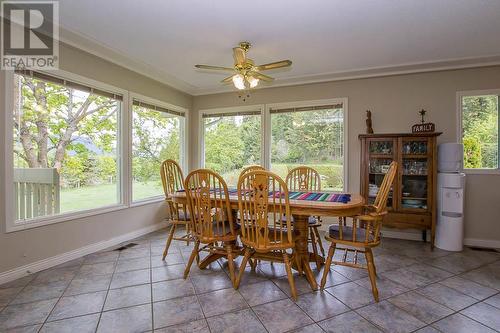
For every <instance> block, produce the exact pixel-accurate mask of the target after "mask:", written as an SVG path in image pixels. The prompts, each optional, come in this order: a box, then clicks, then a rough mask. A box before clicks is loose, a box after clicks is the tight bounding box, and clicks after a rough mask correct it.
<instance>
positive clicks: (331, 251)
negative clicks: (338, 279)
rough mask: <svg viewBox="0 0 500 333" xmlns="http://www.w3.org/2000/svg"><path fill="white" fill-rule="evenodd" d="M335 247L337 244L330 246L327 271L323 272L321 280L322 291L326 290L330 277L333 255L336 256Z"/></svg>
mask: <svg viewBox="0 0 500 333" xmlns="http://www.w3.org/2000/svg"><path fill="white" fill-rule="evenodd" d="M335 246H336V245H335V243H332V244H331V245H330V249H329V250H328V256H327V257H326V262H325V270H324V271H323V277H322V278H321V285H320V288H321V290H323V289H324V288H325V284H326V278H327V277H328V273H330V266H331V264H332V259H333V255H334V254H335Z"/></svg>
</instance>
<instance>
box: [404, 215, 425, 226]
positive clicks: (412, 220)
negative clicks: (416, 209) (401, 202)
mask: <svg viewBox="0 0 500 333" xmlns="http://www.w3.org/2000/svg"><path fill="white" fill-rule="evenodd" d="M406 223H408V224H417V225H422V226H429V228H430V226H431V217H430V216H429V215H410V214H408V215H406Z"/></svg>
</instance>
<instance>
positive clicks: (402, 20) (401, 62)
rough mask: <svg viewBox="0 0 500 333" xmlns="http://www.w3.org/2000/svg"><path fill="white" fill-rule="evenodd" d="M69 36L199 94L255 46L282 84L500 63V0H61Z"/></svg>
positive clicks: (254, 54)
mask: <svg viewBox="0 0 500 333" xmlns="http://www.w3.org/2000/svg"><path fill="white" fill-rule="evenodd" d="M60 23H61V27H62V33H61V34H62V36H63V40H64V41H66V42H68V43H70V44H73V45H75V46H78V47H80V48H83V49H86V50H87V51H90V52H93V53H95V54H97V55H100V56H103V57H106V58H108V59H111V60H112V61H114V62H117V63H119V64H121V65H125V66H127V67H129V68H131V69H133V70H136V71H139V72H142V73H144V74H146V75H149V76H152V77H154V78H155V79H157V80H160V81H162V82H165V83H168V84H170V85H172V86H174V87H176V88H178V89H180V90H183V91H185V92H187V93H190V94H194V95H199V94H206V93H211V92H217V91H224V90H225V89H231V88H230V87H225V88H224V87H223V86H222V85H221V84H220V83H219V81H220V80H221V79H222V78H224V77H225V76H227V75H225V73H216V74H214V73H207V72H203V71H200V70H196V69H195V68H194V67H193V65H195V64H198V63H201V64H211V65H222V66H231V65H232V62H233V59H232V50H231V49H232V47H234V46H236V44H237V43H238V42H239V41H242V40H247V41H250V42H251V43H252V44H253V47H252V48H251V50H250V51H249V57H250V58H252V59H254V60H255V62H256V63H259V64H260V63H267V62H272V61H276V60H282V59H290V60H292V61H293V65H292V68H291V69H289V70H281V71H275V72H268V73H269V74H271V75H272V76H274V77H276V81H275V82H274V83H273V85H274V86H276V85H289V84H298V83H304V82H317V81H326V80H331V79H336V78H337V79H338V78H346V77H359V76H373V75H384V74H389V73H398V72H411V71H426V70H436V69H438V68H454V67H470V66H475V65H477V64H479V63H483V64H485V63H492V64H493V63H500V1H499V0H356V1H345V0H323V1H320V0H302V1H298V0H272V1H271V0H253V1H234V0H232V1H231V0H190V1H187V0H147V1H146V0H142V1H138V0H61V1H60Z"/></svg>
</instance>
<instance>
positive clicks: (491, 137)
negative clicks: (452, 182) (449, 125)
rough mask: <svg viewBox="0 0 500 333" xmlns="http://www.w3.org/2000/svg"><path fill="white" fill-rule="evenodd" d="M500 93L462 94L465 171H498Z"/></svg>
mask: <svg viewBox="0 0 500 333" xmlns="http://www.w3.org/2000/svg"><path fill="white" fill-rule="evenodd" d="M499 96H500V91H498V92H493V93H492V92H476V93H463V94H460V102H459V103H460V112H461V124H462V128H461V136H462V142H463V144H464V168H465V169H499V168H500V166H499V161H498V155H499V152H498V150H499V148H500V147H499V144H498V139H499V137H498V121H499V118H498V100H499Z"/></svg>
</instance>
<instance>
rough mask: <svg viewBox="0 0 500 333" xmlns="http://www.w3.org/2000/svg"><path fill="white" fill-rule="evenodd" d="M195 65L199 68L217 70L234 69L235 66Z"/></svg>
mask: <svg viewBox="0 0 500 333" xmlns="http://www.w3.org/2000/svg"><path fill="white" fill-rule="evenodd" d="M194 67H196V68H199V69H210V70H215V71H231V72H233V71H234V68H229V67H220V66H210V65H194Z"/></svg>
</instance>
